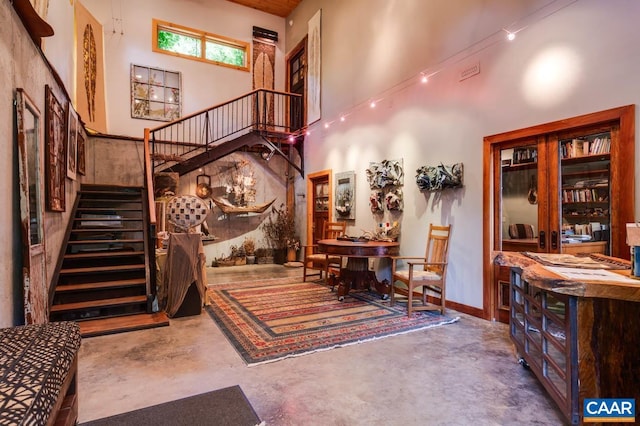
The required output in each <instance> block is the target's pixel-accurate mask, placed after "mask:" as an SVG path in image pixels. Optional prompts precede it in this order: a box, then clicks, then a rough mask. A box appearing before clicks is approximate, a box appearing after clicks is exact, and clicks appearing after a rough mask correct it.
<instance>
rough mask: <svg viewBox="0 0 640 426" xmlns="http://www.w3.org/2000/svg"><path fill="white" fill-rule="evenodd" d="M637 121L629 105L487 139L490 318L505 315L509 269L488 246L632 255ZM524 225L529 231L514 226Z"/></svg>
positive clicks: (486, 278)
mask: <svg viewBox="0 0 640 426" xmlns="http://www.w3.org/2000/svg"><path fill="white" fill-rule="evenodd" d="M634 127H635V106H634V105H629V106H624V107H619V108H614V109H610V110H605V111H601V112H596V113H592V114H586V115H583V116H578V117H573V118H569V119H564V120H560V121H556V122H551V123H546V124H542V125H537V126H533V127H529V128H525V129H519V130H514V131H510V132H506V133H501V134H497V135H493V136H487V137H485V138H484V168H485V173H484V184H485V187H486V188H487V191H486V194H485V196H484V217H485V221H484V237H485V238H484V241H485V247H484V258H485V270H484V286H485V291H484V294H485V295H489V296H490V298H491V300H490V301H489V303H485V309H488V310H489V315H490V316H491V318H493V319H496V320H499V321H502V322H507V321H508V318H509V309H508V306H509V301H508V300H505V296H506V295H508V293H509V292H508V285H509V284H508V283H509V271H508V269H504V268H499V267H495V266H494V265H492V264H491V261H490V255H491V251H493V250H514V251H529V252H545V253H571V254H576V253H603V254H607V255H609V256H615V257H620V258H625V259H628V258H629V248H628V247H627V245H626V242H625V237H626V233H625V224H626V223H627V222H633V221H634V213H633V211H634V173H635V172H634V169H635V167H634V158H635V148H634V145H635V142H634V140H635V139H634V138H635V130H634ZM522 225H524V226H525V227H530V228H532V229H533V233H532V235H529V233H527V234H525V235H522V234H519V233H518V232H516V230H517V229H523V227H522ZM530 228H526V229H530Z"/></svg>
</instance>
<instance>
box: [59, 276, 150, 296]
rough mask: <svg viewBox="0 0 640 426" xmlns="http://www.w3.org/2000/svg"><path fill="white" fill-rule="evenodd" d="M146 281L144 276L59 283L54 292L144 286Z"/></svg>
mask: <svg viewBox="0 0 640 426" xmlns="http://www.w3.org/2000/svg"><path fill="white" fill-rule="evenodd" d="M146 283H147V281H146V280H145V279H144V278H137V279H131V280H115V281H100V282H94V283H81V284H61V285H59V286H57V287H56V293H66V292H72V291H84V290H86V291H89V290H104V289H111V288H118V287H130V286H144V285H146Z"/></svg>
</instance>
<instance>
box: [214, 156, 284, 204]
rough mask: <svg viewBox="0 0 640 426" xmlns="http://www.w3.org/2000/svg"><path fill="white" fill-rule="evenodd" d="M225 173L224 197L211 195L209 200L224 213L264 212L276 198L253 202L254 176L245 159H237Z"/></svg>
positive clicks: (254, 194)
mask: <svg viewBox="0 0 640 426" xmlns="http://www.w3.org/2000/svg"><path fill="white" fill-rule="evenodd" d="M230 170H231V172H230V173H229V174H228V175H227V184H226V185H225V192H226V195H225V196H224V197H211V200H212V201H213V202H214V203H215V204H216V206H218V208H220V210H222V212H223V213H224V214H230V213H235V214H247V213H264V212H265V211H266V210H267V209H268V208H269V206H271V204H273V202H274V201H275V200H276V199H275V198H274V199H273V200H271V201H266V202H264V203H260V204H255V202H256V188H255V186H256V183H257V181H256V178H255V172H254V170H253V167H251V164H250V163H249V162H248V161H246V160H242V161H238V162H235V163H233V165H232V166H231V167H230Z"/></svg>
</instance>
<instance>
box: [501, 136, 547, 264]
mask: <svg viewBox="0 0 640 426" xmlns="http://www.w3.org/2000/svg"><path fill="white" fill-rule="evenodd" d="M500 182H501V187H500V206H499V207H500V208H499V211H500V212H501V216H500V221H499V222H498V223H501V228H502V229H501V232H500V239H501V247H502V250H507V251H533V252H536V251H538V214H539V213H538V147H537V144H535V143H533V144H531V145H521V146H517V147H512V148H503V149H500Z"/></svg>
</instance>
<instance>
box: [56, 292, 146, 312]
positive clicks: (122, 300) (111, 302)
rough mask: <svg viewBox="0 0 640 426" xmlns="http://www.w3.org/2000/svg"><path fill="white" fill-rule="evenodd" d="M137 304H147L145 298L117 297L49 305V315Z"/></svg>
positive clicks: (144, 296)
mask: <svg viewBox="0 0 640 426" xmlns="http://www.w3.org/2000/svg"><path fill="white" fill-rule="evenodd" d="M139 303H147V296H146V295H142V296H130V297H117V298H114V299H101V300H89V301H86V302H75V303H61V304H59V305H51V313H58V312H68V311H76V310H82V309H93V308H105V307H109V306H123V305H136V304H139Z"/></svg>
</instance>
